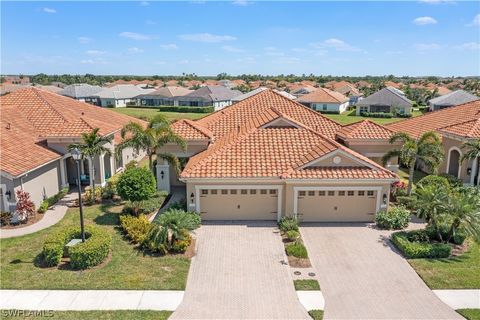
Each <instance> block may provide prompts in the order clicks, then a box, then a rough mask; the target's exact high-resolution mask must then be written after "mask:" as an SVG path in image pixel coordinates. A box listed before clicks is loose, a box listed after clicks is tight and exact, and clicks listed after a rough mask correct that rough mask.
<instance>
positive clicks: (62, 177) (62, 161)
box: [60, 158, 68, 188]
mask: <svg viewBox="0 0 480 320" xmlns="http://www.w3.org/2000/svg"><path fill="white" fill-rule="evenodd" d="M67 185H68V182H67V175H66V174H65V158H61V159H60V187H61V188H65V187H66V186H67Z"/></svg>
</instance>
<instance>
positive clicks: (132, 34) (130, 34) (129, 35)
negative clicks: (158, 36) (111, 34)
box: [119, 31, 155, 41]
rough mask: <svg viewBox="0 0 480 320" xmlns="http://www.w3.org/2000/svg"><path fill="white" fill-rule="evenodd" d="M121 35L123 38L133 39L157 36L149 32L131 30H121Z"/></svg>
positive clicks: (148, 38) (146, 38)
mask: <svg viewBox="0 0 480 320" xmlns="http://www.w3.org/2000/svg"><path fill="white" fill-rule="evenodd" d="M119 36H120V37H123V38H128V39H132V40H139V41H140V40H152V39H154V38H155V37H154V36H151V35H148V34H143V33H137V32H130V31H124V32H121V33H119Z"/></svg>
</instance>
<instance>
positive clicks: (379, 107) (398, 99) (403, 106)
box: [356, 87, 413, 115]
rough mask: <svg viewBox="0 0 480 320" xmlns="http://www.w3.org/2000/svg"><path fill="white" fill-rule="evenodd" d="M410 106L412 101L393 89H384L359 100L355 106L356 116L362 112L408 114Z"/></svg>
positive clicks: (410, 109)
mask: <svg viewBox="0 0 480 320" xmlns="http://www.w3.org/2000/svg"><path fill="white" fill-rule="evenodd" d="M412 104H413V103H412V101H410V100H409V99H408V98H407V97H405V94H404V93H403V91H401V90H398V89H396V88H394V87H386V88H383V89H382V90H380V91H377V92H375V93H374V94H372V95H369V96H368V97H366V98H365V99H362V100H360V101H359V102H358V103H357V104H356V106H357V115H361V114H362V113H364V112H383V113H394V112H396V113H400V114H410V113H411V112H412Z"/></svg>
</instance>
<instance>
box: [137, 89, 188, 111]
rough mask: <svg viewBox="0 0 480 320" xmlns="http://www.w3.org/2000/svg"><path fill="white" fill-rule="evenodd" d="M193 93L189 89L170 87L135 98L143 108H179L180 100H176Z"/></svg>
mask: <svg viewBox="0 0 480 320" xmlns="http://www.w3.org/2000/svg"><path fill="white" fill-rule="evenodd" d="M191 92H193V90H189V89H187V88H183V87H176V86H168V87H162V88H160V89H158V90H155V91H152V92H150V93H146V94H141V95H139V96H136V97H135V98H136V99H137V100H138V101H139V102H140V105H142V106H149V107H151V106H178V100H175V98H178V97H181V96H184V95H187V94H189V93H191Z"/></svg>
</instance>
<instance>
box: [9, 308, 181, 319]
mask: <svg viewBox="0 0 480 320" xmlns="http://www.w3.org/2000/svg"><path fill="white" fill-rule="evenodd" d="M16 311H17V312H18V310H2V311H1V313H0V318H2V319H62V320H78V319H83V320H130V319H143V320H154V319H155V320H166V319H168V317H170V315H171V314H172V312H171V311H150V310H148V311H145V310H121V311H120V310H119V311H46V312H45V313H44V314H43V315H41V314H38V315H35V314H31V315H27V314H24V315H22V316H20V315H18V314H17V315H15V313H14V312H16Z"/></svg>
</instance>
